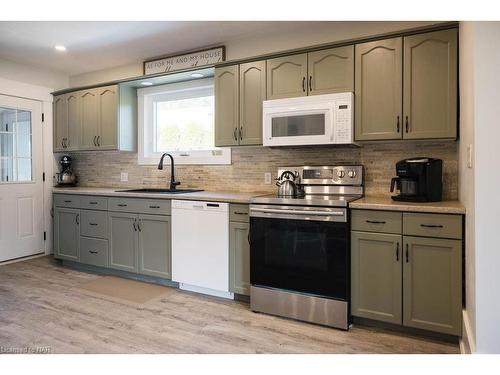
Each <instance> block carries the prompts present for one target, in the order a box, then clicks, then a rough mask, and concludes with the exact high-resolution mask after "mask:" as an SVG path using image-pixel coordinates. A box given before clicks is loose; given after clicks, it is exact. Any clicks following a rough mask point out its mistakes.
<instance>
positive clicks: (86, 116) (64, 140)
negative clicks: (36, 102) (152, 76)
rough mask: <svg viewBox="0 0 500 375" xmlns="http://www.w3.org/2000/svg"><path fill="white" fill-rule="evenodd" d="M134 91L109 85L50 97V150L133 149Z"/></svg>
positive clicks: (134, 135) (134, 137) (134, 132)
mask: <svg viewBox="0 0 500 375" xmlns="http://www.w3.org/2000/svg"><path fill="white" fill-rule="evenodd" d="M136 132H137V95H136V90H135V89H134V88H133V87H129V86H123V85H112V86H105V87H98V88H92V89H85V90H79V91H74V92H70V93H68V94H63V95H58V96H56V97H55V98H54V151H56V152H58V151H85V150H92V151H95V150H121V151H133V150H135V147H136V139H137V134H136Z"/></svg>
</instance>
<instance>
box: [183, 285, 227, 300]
mask: <svg viewBox="0 0 500 375" xmlns="http://www.w3.org/2000/svg"><path fill="white" fill-rule="evenodd" d="M179 289H182V290H187V291H190V292H195V293H201V294H207V295H209V296H214V297H220V298H227V299H234V294H233V293H231V292H225V291H220V290H214V289H209V288H202V287H200V286H195V285H189V284H184V283H179Z"/></svg>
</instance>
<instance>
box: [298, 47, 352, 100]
mask: <svg viewBox="0 0 500 375" xmlns="http://www.w3.org/2000/svg"><path fill="white" fill-rule="evenodd" d="M307 65H308V69H307V70H308V72H309V78H308V90H309V95H321V94H332V93H336V92H353V91H354V46H345V47H338V48H332V49H327V50H323V51H316V52H311V53H308V55H307Z"/></svg>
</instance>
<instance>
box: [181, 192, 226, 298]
mask: <svg viewBox="0 0 500 375" xmlns="http://www.w3.org/2000/svg"><path fill="white" fill-rule="evenodd" d="M172 280H173V281H177V282H178V283H179V287H180V288H181V289H185V290H190V291H193V292H198V293H204V294H210V295H214V296H217V297H224V298H231V299H232V298H233V293H230V292H229V204H228V203H218V202H200V201H186V200H175V199H174V200H172Z"/></svg>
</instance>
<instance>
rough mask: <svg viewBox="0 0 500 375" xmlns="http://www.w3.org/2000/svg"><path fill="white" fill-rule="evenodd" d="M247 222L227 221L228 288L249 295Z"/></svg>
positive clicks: (248, 226)
mask: <svg viewBox="0 0 500 375" xmlns="http://www.w3.org/2000/svg"><path fill="white" fill-rule="evenodd" d="M249 230H250V224H248V223H237V222H230V223H229V290H230V291H231V292H233V293H237V294H242V295H247V296H248V295H250V244H249V242H248V232H249Z"/></svg>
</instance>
